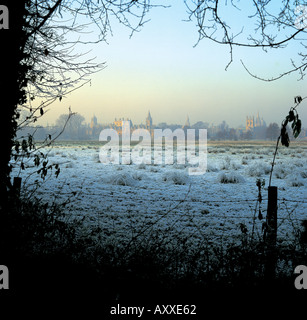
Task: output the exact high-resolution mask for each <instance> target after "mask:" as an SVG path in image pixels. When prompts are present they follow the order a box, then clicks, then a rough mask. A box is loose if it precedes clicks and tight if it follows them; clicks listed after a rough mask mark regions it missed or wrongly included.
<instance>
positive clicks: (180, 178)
mask: <svg viewBox="0 0 307 320" xmlns="http://www.w3.org/2000/svg"><path fill="white" fill-rule="evenodd" d="M162 180H163V181H166V182H172V183H174V184H179V185H185V184H187V183H188V182H189V176H188V174H187V173H186V172H177V171H167V172H165V173H164V174H163V176H162Z"/></svg>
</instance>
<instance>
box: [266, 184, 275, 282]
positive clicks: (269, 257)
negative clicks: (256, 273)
mask: <svg viewBox="0 0 307 320" xmlns="http://www.w3.org/2000/svg"><path fill="white" fill-rule="evenodd" d="M266 225H267V233H266V242H267V246H266V248H267V252H266V266H265V277H266V279H267V280H273V279H274V278H275V268H276V259H277V257H276V239H277V187H271V186H269V187H268V210H267V217H266Z"/></svg>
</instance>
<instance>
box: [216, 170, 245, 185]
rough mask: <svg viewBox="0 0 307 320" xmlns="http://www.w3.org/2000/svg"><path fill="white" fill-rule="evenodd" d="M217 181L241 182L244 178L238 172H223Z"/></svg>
mask: <svg viewBox="0 0 307 320" xmlns="http://www.w3.org/2000/svg"><path fill="white" fill-rule="evenodd" d="M217 181H218V182H220V183H241V182H244V181H245V180H244V178H243V177H242V176H241V175H239V174H236V173H233V172H230V173H225V172H221V173H220V174H219V175H218V177H217Z"/></svg>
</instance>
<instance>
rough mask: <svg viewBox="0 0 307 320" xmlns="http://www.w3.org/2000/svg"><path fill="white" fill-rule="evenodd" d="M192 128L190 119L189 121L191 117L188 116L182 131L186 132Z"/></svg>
mask: <svg viewBox="0 0 307 320" xmlns="http://www.w3.org/2000/svg"><path fill="white" fill-rule="evenodd" d="M190 128H191V124H190V119H189V116H188V115H187V118H186V121H185V124H184V125H183V126H182V129H183V130H186V129H190Z"/></svg>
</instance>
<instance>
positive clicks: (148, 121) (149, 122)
mask: <svg viewBox="0 0 307 320" xmlns="http://www.w3.org/2000/svg"><path fill="white" fill-rule="evenodd" d="M145 126H146V129H147V130H152V127H153V126H152V117H151V114H150V111H148V115H147V118H146V122H145Z"/></svg>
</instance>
